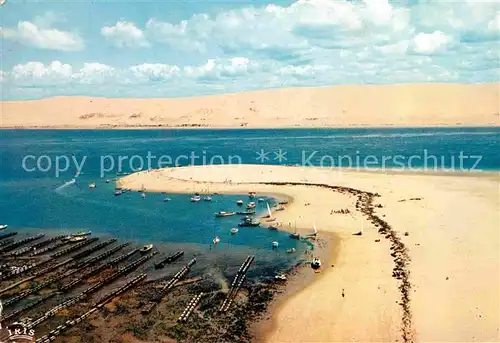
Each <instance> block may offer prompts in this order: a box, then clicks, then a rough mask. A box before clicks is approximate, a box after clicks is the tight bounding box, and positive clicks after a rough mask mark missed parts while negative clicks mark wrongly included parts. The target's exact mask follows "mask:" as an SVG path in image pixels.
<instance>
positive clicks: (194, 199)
mask: <svg viewBox="0 0 500 343" xmlns="http://www.w3.org/2000/svg"><path fill="white" fill-rule="evenodd" d="M200 200H201V197H200V196H199V195H193V196H192V197H191V202H200Z"/></svg>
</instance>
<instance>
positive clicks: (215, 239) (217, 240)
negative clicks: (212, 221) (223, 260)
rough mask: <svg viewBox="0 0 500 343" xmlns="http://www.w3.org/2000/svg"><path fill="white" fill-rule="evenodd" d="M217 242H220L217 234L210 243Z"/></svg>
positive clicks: (215, 243)
mask: <svg viewBox="0 0 500 343" xmlns="http://www.w3.org/2000/svg"><path fill="white" fill-rule="evenodd" d="M219 242H220V238H219V236H216V237H215V238H214V239H213V240H212V243H214V245H217V244H219Z"/></svg>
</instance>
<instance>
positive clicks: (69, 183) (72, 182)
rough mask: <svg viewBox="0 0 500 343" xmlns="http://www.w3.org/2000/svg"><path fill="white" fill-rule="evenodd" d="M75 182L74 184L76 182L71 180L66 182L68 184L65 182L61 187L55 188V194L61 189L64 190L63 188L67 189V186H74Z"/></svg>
mask: <svg viewBox="0 0 500 343" xmlns="http://www.w3.org/2000/svg"><path fill="white" fill-rule="evenodd" d="M75 182H76V180H75V179H73V180H71V181H68V182H65V183H64V184H63V185H61V186H59V187H57V188H56V192H59V191H60V190H62V189H64V188H66V187H68V186H70V185H72V184H74V183H75Z"/></svg>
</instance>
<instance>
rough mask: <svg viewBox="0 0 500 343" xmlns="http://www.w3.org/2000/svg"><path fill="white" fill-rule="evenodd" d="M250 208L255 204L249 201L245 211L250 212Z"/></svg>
mask: <svg viewBox="0 0 500 343" xmlns="http://www.w3.org/2000/svg"><path fill="white" fill-rule="evenodd" d="M252 208H255V203H254V202H253V201H251V202H249V203H248V204H247V210H250V209H252Z"/></svg>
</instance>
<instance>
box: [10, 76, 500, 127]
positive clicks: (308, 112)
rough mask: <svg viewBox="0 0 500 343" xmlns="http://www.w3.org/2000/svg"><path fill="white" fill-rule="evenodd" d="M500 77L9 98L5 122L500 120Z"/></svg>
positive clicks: (197, 123)
mask: <svg viewBox="0 0 500 343" xmlns="http://www.w3.org/2000/svg"><path fill="white" fill-rule="evenodd" d="M499 89H500V87H499V84H498V83H483V84H451V83H450V84H439V83H432V84H397V85H365V86H329V87H303V88H289V89H273V90H262V91H253V92H244V93H235V94H222V95H212V96H202V97H192V98H168V99H167V98H166V99H108V98H92V97H81V96H74V97H54V98H46V99H41V100H31V101H28V100H26V101H2V102H1V106H0V127H2V128H61V129H63V128H87V129H91V128H171V127H176V128H246V127H248V128H278V127H279V128H293V127H365V126H366V127H374V126H380V127H383V126H388V127H392V126H399V127H407V126H412V127H422V126H491V125H494V126H497V125H499V123H500V121H499V107H498V104H499V101H500V96H499Z"/></svg>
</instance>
